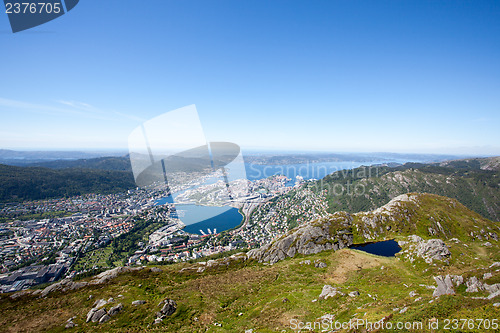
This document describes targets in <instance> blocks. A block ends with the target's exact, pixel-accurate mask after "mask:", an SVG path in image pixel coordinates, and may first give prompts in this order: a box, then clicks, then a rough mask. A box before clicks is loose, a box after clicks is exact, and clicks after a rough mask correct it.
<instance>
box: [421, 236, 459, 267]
mask: <svg viewBox="0 0 500 333" xmlns="http://www.w3.org/2000/svg"><path fill="white" fill-rule="evenodd" d="M416 254H417V256H419V257H421V258H423V259H424V260H425V262H426V263H431V262H432V261H433V260H443V259H445V258H447V257H448V256H450V255H451V252H450V250H449V249H448V247H447V246H446V244H445V243H444V242H443V241H442V240H441V239H429V240H428V241H421V242H419V243H418V245H417V248H416Z"/></svg>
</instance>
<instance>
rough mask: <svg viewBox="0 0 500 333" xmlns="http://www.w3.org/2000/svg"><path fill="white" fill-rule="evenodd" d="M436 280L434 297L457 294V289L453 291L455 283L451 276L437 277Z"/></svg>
mask: <svg viewBox="0 0 500 333" xmlns="http://www.w3.org/2000/svg"><path fill="white" fill-rule="evenodd" d="M434 280H435V281H436V283H437V288H436V289H435V290H434V293H433V294H432V296H434V297H439V296H441V295H453V294H455V289H453V282H452V280H451V277H450V276H449V275H446V276H441V275H439V276H435V277H434Z"/></svg>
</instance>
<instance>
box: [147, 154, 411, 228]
mask: <svg viewBox="0 0 500 333" xmlns="http://www.w3.org/2000/svg"><path fill="white" fill-rule="evenodd" d="M387 162H398V163H406V162H408V161H407V160H391V161H387V160H380V161H372V162H369V163H367V162H352V161H351V162H319V163H304V164H288V165H261V164H248V163H245V164H244V167H245V169H246V175H247V179H248V180H259V179H264V178H267V177H270V176H273V175H284V176H286V177H288V178H290V181H289V182H288V183H287V184H286V185H287V186H293V185H294V184H295V180H296V177H297V176H300V177H302V178H303V179H304V180H309V179H321V178H323V177H325V176H326V175H328V174H331V173H333V172H336V171H341V170H349V169H354V168H357V167H360V166H362V165H376V164H383V163H387ZM235 171H236V173H239V171H240V170H235ZM210 182H213V180H210V179H209V180H207V182H206V184H208V183H210ZM182 192H183V191H182ZM182 192H180V193H182ZM180 193H174V195H173V198H172V196H168V197H165V198H161V199H159V200H157V201H156V204H157V205H163V204H165V203H167V202H168V203H173V202H174V199H175V197H176V196H177V195H179V194H180ZM176 206H177V209H178V210H182V211H183V213H182V214H183V215H184V216H182V214H179V217H180V219H181V220H182V222H183V223H184V224H185V225H186V227H185V228H184V229H183V230H184V231H186V232H189V233H195V234H199V233H200V229H201V230H203V232H205V233H207V229H208V228H210V229H211V230H212V231H213V230H214V228H216V229H217V231H218V232H221V231H224V230H227V229H231V228H234V227H236V226H237V225H239V224H240V223H241V221H242V215H241V214H240V213H239V212H238V210H237V209H236V208H232V207H229V206H226V207H213V206H198V205H176Z"/></svg>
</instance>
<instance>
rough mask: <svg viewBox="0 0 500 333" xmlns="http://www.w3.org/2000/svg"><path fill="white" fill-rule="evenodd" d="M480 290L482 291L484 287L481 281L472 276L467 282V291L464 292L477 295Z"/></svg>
mask: <svg viewBox="0 0 500 333" xmlns="http://www.w3.org/2000/svg"><path fill="white" fill-rule="evenodd" d="M481 290H484V285H483V284H482V283H481V281H479V280H478V278H477V277H475V276H472V277H471V278H469V280H467V289H466V290H465V291H466V292H468V293H477V292H479V291H481Z"/></svg>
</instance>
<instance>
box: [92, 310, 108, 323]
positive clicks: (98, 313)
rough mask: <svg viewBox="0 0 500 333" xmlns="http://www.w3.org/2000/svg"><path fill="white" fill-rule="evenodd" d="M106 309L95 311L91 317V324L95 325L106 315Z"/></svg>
mask: <svg viewBox="0 0 500 333" xmlns="http://www.w3.org/2000/svg"><path fill="white" fill-rule="evenodd" d="M106 314H107V313H106V309H104V308H100V309H99V310H97V311H95V312H94V314H93V315H92V319H91V320H92V322H93V323H97V322H98V321H99V320H101V318H102V317H103V316H104V315H106Z"/></svg>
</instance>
